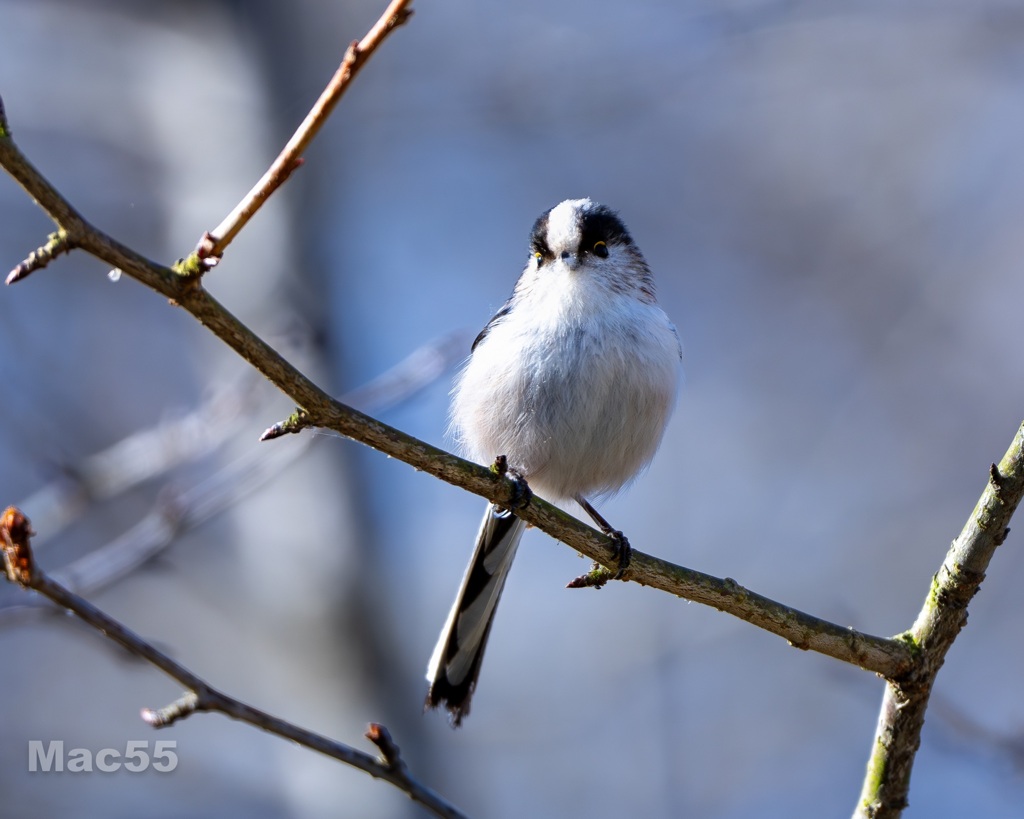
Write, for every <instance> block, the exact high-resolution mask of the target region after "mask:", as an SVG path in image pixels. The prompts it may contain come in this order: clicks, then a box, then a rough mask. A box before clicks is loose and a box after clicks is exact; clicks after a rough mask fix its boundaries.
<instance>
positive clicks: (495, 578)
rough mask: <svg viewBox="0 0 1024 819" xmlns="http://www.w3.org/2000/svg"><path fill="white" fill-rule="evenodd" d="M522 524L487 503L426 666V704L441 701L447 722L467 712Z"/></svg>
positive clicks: (430, 705) (458, 719) (455, 723)
mask: <svg viewBox="0 0 1024 819" xmlns="http://www.w3.org/2000/svg"><path fill="white" fill-rule="evenodd" d="M525 529H526V524H525V523H523V521H521V520H520V519H519V518H517V517H516V516H515V515H513V514H511V513H510V512H507V511H506V510H504V509H501V508H499V507H497V506H494V505H493V504H491V505H489V506H488V507H487V512H486V514H485V515H484V520H483V523H482V524H481V525H480V533H479V534H478V535H477V538H476V548H475V549H474V550H473V557H472V559H471V560H470V562H469V566H468V567H467V569H466V573H465V575H464V576H463V578H462V585H461V586H460V587H459V596H458V597H456V598H455V605H453V606H452V610H451V612H450V613H449V615H448V622H447V623H445V626H444V630H443V631H442V632H441V638H440V639H439V640H438V641H437V647H436V648H435V649H434V655H433V656H432V657H431V658H430V665H429V666H428V668H427V681H428V682H429V683H430V690H429V691H428V692H427V701H426V707H427V708H436V707H437V706H438V705H440V704H441V703H444V704H445V707H446V708H447V709H448V712H449V713H450V714H451V721H452V726H453V727H458V726H459V725H460V724H461V723H462V718H463V717H464V716H466V715H467V714H468V713H469V701H470V698H471V697H472V696H473V689H474V688H475V687H476V681H477V677H478V676H479V675H480V663H481V662H482V661H483V657H484V649H485V648H486V647H487V636H488V635H489V634H490V633H491V623H492V622H493V620H494V612H495V610H496V609H497V607H498V599H499V598H500V597H501V591H502V589H503V588H504V587H505V578H506V577H508V570H509V569H510V568H511V567H512V559H513V558H514V557H515V556H516V549H517V548H518V546H519V541H520V539H521V538H522V536H523V531H524V530H525Z"/></svg>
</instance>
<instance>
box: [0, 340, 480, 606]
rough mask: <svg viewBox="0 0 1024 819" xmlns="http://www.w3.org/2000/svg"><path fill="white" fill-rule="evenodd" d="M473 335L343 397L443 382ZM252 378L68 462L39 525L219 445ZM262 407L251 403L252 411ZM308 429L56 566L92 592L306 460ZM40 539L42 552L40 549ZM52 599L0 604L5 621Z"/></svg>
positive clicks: (434, 346)
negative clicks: (177, 416)
mask: <svg viewBox="0 0 1024 819" xmlns="http://www.w3.org/2000/svg"><path fill="white" fill-rule="evenodd" d="M465 341H466V334H465V333H451V334H449V335H447V336H443V337H441V338H439V339H437V340H435V341H433V342H431V343H429V344H425V345H423V346H422V347H419V348H417V349H416V350H414V351H413V352H412V353H410V354H409V355H408V356H406V357H405V358H404V359H402V360H401V361H400V362H398V363H397V364H396V365H395V366H393V367H391V368H389V369H388V370H386V371H385V372H383V373H381V374H380V375H378V376H377V377H376V378H373V379H372V380H370V381H368V382H367V383H366V384H364V385H363V386H361V387H357V388H355V389H353V390H350V391H348V392H347V393H346V394H345V395H343V396H342V400H343V401H348V402H351V403H354V404H359V405H360V406H362V407H364V408H365V409H367V410H369V411H373V412H380V411H383V410H386V409H390V408H391V407H394V406H395V405H397V404H399V403H401V402H403V401H405V400H408V399H409V398H410V397H412V396H413V395H415V394H416V393H418V392H419V391H420V390H422V389H424V388H425V387H426V386H427V385H429V384H431V383H433V382H434V381H435V380H437V379H438V378H439V377H440V376H441V375H442V373H444V372H445V371H447V370H448V369H449V368H450V367H451V366H452V365H453V364H454V363H455V362H456V360H457V359H458V357H459V356H460V355H461V349H463V348H465V346H466V345H465V344H464V343H463V342H465ZM250 387H251V384H249V383H240V384H237V385H235V386H233V387H229V388H226V389H224V390H222V391H220V392H218V393H217V394H216V395H215V396H214V397H213V398H211V399H210V400H209V401H207V402H205V403H204V404H203V405H202V406H200V407H199V408H198V409H196V410H195V411H194V412H190V413H188V414H187V415H185V416H184V417H182V418H180V419H176V420H173V421H170V422H167V423H163V424H160V425H158V426H156V427H153V428H151V429H146V430H142V431H140V432H137V433H135V434H134V435H130V436H128V437H127V438H125V439H123V440H121V441H119V442H118V443H116V444H114V445H113V446H111V447H109V448H107V449H105V450H103V451H102V452H98V453H96V454H95V455H91V456H90V457H88V458H86V459H85V461H84V462H82V463H81V464H78V465H75V466H73V467H69V468H68V470H67V471H68V472H69V473H70V475H71V477H70V478H67V477H65V478H63V479H61V480H58V481H54V482H53V483H51V484H49V485H47V486H44V487H43V488H42V489H40V490H39V491H38V492H35V493H34V494H33V495H32V496H31V497H29V498H27V499H25V500H24V501H23V502H22V503H21V504H20V505H21V506H22V507H23V508H26V509H35V508H37V509H39V510H40V512H41V514H39V513H37V514H34V515H33V517H34V518H35V519H36V520H37V521H42V522H41V523H39V524H38V525H40V527H41V528H42V530H43V531H44V532H45V533H46V534H47V535H48V538H52V537H53V534H54V533H55V532H56V531H59V530H60V529H62V528H63V527H64V526H66V525H68V523H70V522H71V520H72V519H73V518H74V517H75V516H76V514H77V513H78V512H80V511H81V509H82V508H83V506H84V505H85V502H86V501H88V500H93V501H95V500H103V499H109V498H111V497H113V496H115V495H117V494H119V493H121V492H124V491H126V490H128V489H130V488H132V487H133V486H136V485H138V484H139V483H140V482H142V481H145V480H148V479H151V478H154V477H156V476H157V475H160V474H162V473H164V472H167V471H168V470H170V469H172V468H173V467H175V466H177V465H179V464H181V463H184V462H186V461H189V460H192V459H194V458H196V457H199V456H200V455H208V454H209V453H211V452H213V451H214V450H215V449H216V448H217V447H218V446H219V445H220V444H221V443H223V441H224V440H225V438H226V435H227V431H228V430H229V429H231V428H233V427H237V426H238V425H239V420H238V419H239V416H240V415H241V410H242V408H243V407H247V406H249V405H250V404H251V401H250V400H249V399H248V396H249V392H250V391H251V390H250ZM259 411H260V408H259V407H254V408H251V411H250V412H249V413H248V416H250V417H251V416H252V415H255V414H256V413H257V412H259ZM313 440H314V439H313V438H312V437H309V436H307V437H306V438H302V439H299V440H297V441H296V442H295V444H293V445H292V446H287V447H270V448H262V447H261V448H256V447H254V448H252V449H250V450H249V451H248V452H246V453H243V454H242V456H241V457H239V458H238V459H236V460H234V461H232V462H231V463H230V464H228V465H227V466H225V467H223V468H221V469H219V470H217V471H216V472H215V473H214V474H212V475H210V476H209V477H208V478H206V479H205V480H203V481H202V482H200V483H198V484H195V485H192V486H189V487H188V488H186V489H176V488H174V487H171V486H168V487H165V488H164V490H163V491H162V492H161V494H160V497H159V499H158V501H157V503H156V506H155V508H154V509H153V510H152V511H151V512H150V513H149V514H148V515H146V516H145V517H144V518H143V519H142V520H140V521H139V522H138V523H137V524H135V525H134V526H132V527H131V528H130V529H129V530H128V531H126V532H124V533H123V534H122V535H121V536H119V537H118V538H116V539H115V540H113V541H111V542H110V543H107V544H106V545H104V546H101V547H100V548H98V549H95V550H93V551H92V552H90V553H89V554H87V555H85V556H84V557H81V558H79V559H78V560H76V561H74V562H73V563H71V564H70V565H67V566H64V567H62V568H61V569H58V570H57V571H55V572H53V573H52V575H51V576H52V577H53V579H54V580H56V581H57V582H59V583H60V584H61V585H63V586H64V587H65V588H68V589H70V590H71V591H73V592H75V593H76V594H91V593H92V592H94V591H96V590H98V589H100V588H103V587H105V586H107V585H109V584H111V583H114V582H117V581H118V580H120V579H121V578H123V577H125V576H126V575H128V574H130V573H131V572H133V571H134V570H135V569H137V568H138V567H139V566H141V565H143V564H144V563H146V562H147V561H149V560H151V559H152V558H153V557H155V556H156V555H158V554H159V553H160V552H162V551H163V550H164V549H165V548H167V547H168V546H169V545H171V544H172V543H173V542H174V541H175V540H176V539H177V538H178V537H179V536H180V534H181V533H182V532H183V531H186V530H188V529H190V528H193V527H195V526H198V525H199V524H200V523H202V522H203V521H205V520H208V519H209V518H211V517H212V516H214V515H216V514H219V513H220V512H222V511H224V510H225V509H227V508H229V507H230V506H232V505H233V504H235V503H236V502H237V501H238V500H239V499H240V498H242V497H244V496H245V495H247V494H249V493H251V492H253V491H255V490H256V489H258V488H259V487H260V486H262V485H263V484H264V483H266V482H267V481H268V480H271V479H272V478H274V477H275V476H277V475H280V474H281V472H282V471H283V470H284V469H286V468H287V467H288V466H289V465H290V464H292V463H294V462H295V461H296V460H298V458H300V457H301V456H302V455H303V453H305V452H306V450H307V449H308V448H309V446H310V445H311V444H312V442H313ZM40 542H41V538H38V539H37V540H36V543H35V546H34V550H35V551H37V552H38V551H39V549H40ZM44 605H45V604H44V602H43V601H38V600H36V599H34V598H27V599H26V601H25V602H17V603H12V604H10V605H5V606H2V607H0V620H2V619H3V618H4V617H9V616H11V615H14V614H20V613H23V612H25V611H26V610H29V609H36V610H39V609H41V608H42V607H43V606H44Z"/></svg>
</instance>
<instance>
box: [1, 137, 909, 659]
mask: <svg viewBox="0 0 1024 819" xmlns="http://www.w3.org/2000/svg"><path fill="white" fill-rule="evenodd" d="M0 166H2V167H4V168H7V169H8V170H9V171H11V173H12V176H14V177H15V179H18V181H19V182H23V185H24V186H25V187H26V189H27V190H29V191H30V192H32V191H40V192H41V193H40V196H38V197H36V198H37V201H38V202H39V204H40V205H41V206H42V207H43V209H44V210H46V211H47V213H49V214H50V216H51V218H53V219H54V221H56V222H57V223H58V224H60V219H61V218H63V215H64V214H66V213H75V211H74V210H73V209H72V208H71V205H70V204H69V203H68V202H67V201H66V200H65V199H64V197H63V196H62V195H61V194H60V193H58V192H57V191H56V190H55V189H53V188H52V186H50V185H49V183H46V182H45V180H41V177H39V173H38V171H36V170H35V168H34V167H32V166H31V164H30V163H29V162H28V161H27V160H26V159H25V158H24V157H23V155H22V154H21V151H20V150H19V149H18V148H17V146H16V145H15V144H14V143H13V141H11V140H10V139H0ZM12 169H13V170H12ZM23 180H24V181H23ZM40 180H41V181H40ZM76 215H77V214H76ZM77 219H78V220H79V223H78V224H79V227H78V228H76V230H77V231H78V233H77V235H78V237H79V239H80V242H79V246H80V247H81V248H82V249H83V250H85V251H86V252H88V253H90V254H91V255H93V256H95V257H97V258H98V259H101V260H102V261H104V262H105V263H107V264H108V265H110V266H111V267H116V268H119V269H121V270H123V271H124V272H125V273H126V274H128V275H129V276H132V277H133V278H135V279H137V280H138V281H140V282H142V283H143V284H145V285H147V286H149V287H151V288H153V289H154V290H156V291H157V292H159V293H162V294H163V295H165V296H167V297H168V298H170V299H171V300H172V301H173V302H174V303H176V304H178V305H179V306H181V307H182V308H184V309H185V310H187V311H188V312H189V313H191V314H192V315H193V316H194V317H195V318H196V319H197V320H198V321H199V322H200V323H201V324H202V325H203V326H205V327H206V328H207V329H209V330H210V331H211V332H212V333H213V334H214V335H216V336H217V337H218V338H220V339H221V340H222V341H223V342H224V343H226V344H227V345H228V346H229V347H231V348H232V349H233V350H234V351H235V352H236V353H238V354H239V355H240V356H241V357H242V358H244V359H245V360H246V361H248V362H249V363H250V364H251V365H252V366H253V367H255V368H256V369H257V370H259V372H261V373H262V374H263V375H264V376H265V377H266V378H267V379H268V380H269V381H271V382H272V383H273V384H275V385H276V386H277V387H278V388H279V389H280V390H281V391H282V392H284V393H285V394H286V395H288V396H289V397H291V399H292V400H293V401H294V402H295V404H296V405H297V406H298V407H300V408H301V409H302V410H303V411H304V412H305V414H306V416H307V418H308V422H309V425H311V426H316V427H324V428H327V429H331V430H334V431H335V432H338V433H339V434H341V435H343V436H345V437H347V438H352V439H353V440H356V441H359V442H361V443H363V444H365V445H367V446H370V447H372V448H373V449H376V450H378V451H380V452H383V453H384V454H386V455H390V456H391V457H393V458H396V459H398V460H401V461H404V462H405V463H407V464H409V465H410V466H412V467H414V468H416V469H418V470H420V471H422V472H426V473H428V474H430V475H433V476H434V477H435V478H440V479H441V480H443V481H446V482H447V483H450V484H452V485H454V486H459V487H461V488H462V489H465V490H467V491H469V492H472V493H474V494H476V495H480V496H481V497H484V498H487V500H489V501H491V502H492V503H496V504H498V505H499V506H508V505H509V504H511V503H514V502H515V500H516V499H517V498H518V497H519V496H520V495H521V492H522V488H521V485H520V484H519V482H517V481H516V480H514V479H513V478H509V477H506V476H501V475H498V474H496V473H495V472H494V471H492V470H490V469H488V468H487V467H485V466H481V465H479V464H474V463H472V462H470V461H466V460H464V459H462V458H459V457H456V456H455V455H452V454H451V453H449V452H446V451H445V450H443V449H440V448H438V447H435V446H431V445H430V444H428V443H426V442H424V441H420V440H418V439H417V438H414V437H413V436H411V435H408V434H406V433H404V432H401V431H400V430H397V429H395V428H394V427H391V426H388V425H387V424H385V423H383V422H381V421H378V420H377V419H375V418H372V417H370V416H369V415H366V414H364V413H362V412H359V411H358V410H355V409H353V408H351V407H349V406H347V405H345V404H343V403H341V402H340V401H337V400H335V399H334V398H332V397H331V396H330V395H328V394H327V393H326V392H324V391H323V390H322V389H321V388H320V387H318V386H317V385H316V384H315V383H314V382H313V381H311V380H310V379H309V378H307V377H306V376H305V375H303V374H302V373H301V372H299V370H298V369H296V368H295V367H294V366H293V365H292V364H291V363H290V362H288V361H287V360H286V359H285V358H284V357H283V356H281V355H280V354H279V353H278V352H277V351H276V350H274V349H273V348H272V347H271V346H270V345H269V344H267V343H266V342H265V341H264V340H263V339H262V338H260V337H259V336H257V335H256V334H255V333H253V332H252V330H250V329H249V328H248V327H247V326H245V325H244V324H242V322H240V321H239V320H238V319H237V318H235V317H234V316H233V315H232V314H231V313H230V312H229V311H228V310H227V309H226V308H225V307H224V306H223V305H221V304H220V303H219V302H218V301H217V300H216V299H214V298H213V296H211V295H210V293H209V292H208V291H206V290H205V289H204V288H203V287H202V286H201V282H200V281H199V280H198V279H197V278H195V276H194V275H191V274H188V273H180V272H178V271H176V270H172V269H170V268H167V267H164V266H162V265H159V264H157V263H155V262H152V261H150V260H149V259H146V258H145V257H143V256H141V255H140V254H138V253H136V252H135V251H133V250H131V249H130V248H127V247H125V246H124V245H122V244H121V243H119V242H117V241H116V240H115V239H113V238H111V237H110V236H108V235H107V234H105V233H103V232H102V231H100V230H98V229H97V228H94V227H92V226H91V225H88V224H87V223H86V222H85V221H84V220H82V219H81V217H77ZM516 514H517V515H518V516H519V517H520V518H522V519H523V520H525V521H526V522H527V523H529V524H531V525H533V526H536V527H537V528H538V529H541V530H542V531H544V532H546V533H547V534H549V535H551V536H552V537H553V538H555V539H556V540H560V541H562V542H563V543H565V544H566V545H568V546H570V547H572V548H573V549H575V550H576V551H577V552H580V553H582V554H584V555H586V556H587V557H589V558H591V559H592V560H596V561H597V562H598V563H600V564H601V565H603V566H606V567H608V568H611V569H613V570H614V569H615V568H616V567H617V561H618V556H617V555H618V551H617V548H616V544H615V543H614V541H612V540H611V539H610V538H608V537H607V536H605V535H603V534H601V533H600V532H598V531H597V530H595V529H592V528H591V527H590V526H587V525H586V524H585V523H583V522H582V521H579V520H577V519H576V518H574V517H572V516H571V515H569V514H567V513H566V512H563V511H562V510H561V509H559V508H558V507H556V506H553V505H552V504H550V503H546V502H545V501H544V500H542V499H540V498H534V499H533V501H532V502H531V503H530V504H529V505H528V506H526V507H525V508H523V509H517V511H516ZM624 577H625V579H627V580H634V581H636V582H638V583H641V584H642V585H645V586H650V587H651V588H655V589H660V590H662V591H665V592H668V593H669V594H673V595H675V596H677V597H683V598H686V599H687V600H693V601H695V602H698V603H703V604H705V605H709V606H713V607H715V608H717V609H720V610H721V611H726V612H729V613H730V614H733V615H735V616H737V617H739V618H741V619H743V620H746V621H747V622H749V623H752V624H753V625H755V626H758V627H760V628H763V629H765V630H767V631H770V632H772V633H773V634H777V635H779V636H780V637H783V638H784V639H786V640H788V641H789V642H790V643H791V644H792V645H794V646H796V647H798V648H802V649H809V650H812V651H818V652H821V653H823V654H827V655H828V656H830V657H835V658H836V659H839V660H843V661H844V662H848V663H852V664H854V665H858V666H860V667H861V668H864V669H866V670H868V671H873V672H875V673H877V674H881V675H882V676H885V677H894V676H898V675H900V674H902V673H904V672H906V670H907V669H908V668H910V666H911V663H912V655H911V652H910V649H909V648H908V647H907V646H906V645H905V644H904V643H902V642H900V641H898V640H890V639H885V638H882V637H875V636H872V635H868V634H862V633H860V632H857V631H854V630H853V629H848V628H845V627H843V626H840V625H837V624H834V623H829V622H828V621H825V620H822V619H820V618H817V617H812V616H811V615H808V614H805V613H804V612H801V611H799V610H797V609H794V608H791V607H789V606H785V605H783V604H781V603H778V602H775V601H773V600H770V599H768V598H766V597H762V596H760V595H757V594H754V593H753V592H750V591H748V590H746V589H744V588H743V587H742V586H740V585H738V584H737V583H735V581H732V580H729V579H725V580H722V579H719V578H716V577H712V576H710V575H706V574H703V573H701V572H696V571H693V570H691V569H687V568H684V567H682V566H677V565H675V564H673V563H670V562H668V561H666V560H661V559H659V558H656V557H652V556H650V555H646V554H644V553H642V552H639V551H637V550H634V551H633V557H632V561H631V563H630V567H629V570H628V571H627V572H626V574H625V576H624Z"/></svg>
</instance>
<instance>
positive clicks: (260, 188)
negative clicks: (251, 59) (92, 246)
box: [195, 0, 412, 266]
mask: <svg viewBox="0 0 1024 819" xmlns="http://www.w3.org/2000/svg"><path fill="white" fill-rule="evenodd" d="M411 2H412V0H392V2H391V4H390V5H389V6H388V7H387V9H385V11H384V13H383V14H382V15H381V16H380V19H379V20H377V23H376V24H375V25H374V26H373V28H371V29H370V31H369V32H368V33H367V34H366V36H365V37H363V39H362V40H359V41H358V42H355V41H354V42H353V43H352V44H351V45H350V46H349V47H348V50H347V51H346V52H345V57H344V58H343V59H342V61H341V65H339V66H338V70H337V71H335V72H334V76H333V77H332V78H331V81H330V82H329V83H327V87H326V88H324V90H323V93H321V94H320V98H319V99H318V100H317V101H316V103H315V104H314V105H313V107H312V108H311V109H310V111H309V113H308V114H307V115H306V118H305V119H304V120H303V121H302V124H301V125H299V127H298V129H297V130H296V131H295V133H294V134H293V135H292V138H291V139H289V140H288V143H287V144H286V145H285V146H284V148H283V149H282V150H281V153H280V154H278V156H277V159H275V160H274V162H273V164H272V165H271V166H270V168H268V169H267V172H266V173H265V174H263V176H262V178H261V179H260V180H259V182H257V183H256V184H255V185H254V186H253V188H252V190H250V191H249V192H248V193H247V194H246V195H245V197H244V198H243V199H242V201H241V202H239V203H238V204H237V205H236V206H235V209H234V210H233V211H231V213H229V214H228V215H227V216H226V217H225V218H224V221H222V222H221V223H220V224H219V225H217V227H215V228H214V229H213V230H211V231H209V232H207V233H205V234H203V237H202V238H201V239H200V240H199V244H198V245H197V246H196V251H195V252H196V255H197V256H198V258H199V259H202V260H205V262H206V265H207V266H212V265H213V264H215V263H216V261H217V260H218V259H219V258H220V257H221V256H222V255H223V254H224V251H225V249H226V248H227V246H228V245H229V244H231V241H232V240H233V239H234V238H235V237H236V236H237V235H238V233H239V231H240V230H241V229H242V228H243V227H245V225H246V223H247V222H248V221H249V220H250V219H251V218H252V217H253V215H254V214H255V213H256V211H258V210H259V209H260V208H261V207H263V204H264V203H265V202H266V201H267V199H268V198H269V197H270V195H271V194H272V193H273V192H274V191H276V190H277V189H278V188H279V187H281V185H283V184H284V183H285V181H286V180H287V179H288V177H289V176H291V174H292V172H293V171H294V170H295V169H296V168H298V167H299V166H300V165H301V164H302V158H301V157H302V154H303V153H305V151H306V148H307V147H309V144H310V143H311V142H312V141H313V139H314V137H316V135H317V134H318V133H319V131H320V128H321V127H323V124H324V122H326V121H327V118H328V117H329V116H330V115H331V112H332V111H333V110H334V107H335V106H336V105H337V104H338V101H339V100H340V99H341V97H342V95H343V94H344V93H345V91H346V90H348V87H349V84H350V83H351V82H352V80H353V79H354V78H355V76H356V74H358V73H359V70H360V69H361V68H362V67H363V66H364V65H365V64H366V62H367V60H369V59H370V57H372V56H373V53H374V52H375V51H376V50H377V47H378V46H379V45H380V44H381V43H382V42H384V39H385V38H386V37H387V36H388V34H390V33H391V32H392V31H394V30H395V29H396V28H398V27H399V26H400V25H402V24H403V23H404V22H405V21H406V20H408V19H409V17H410V16H411V15H412V10H411V9H410V8H409V5H410V3H411Z"/></svg>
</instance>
